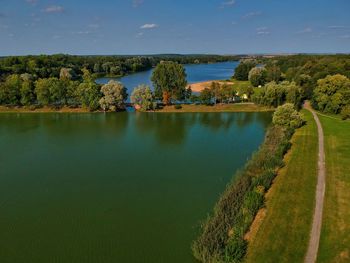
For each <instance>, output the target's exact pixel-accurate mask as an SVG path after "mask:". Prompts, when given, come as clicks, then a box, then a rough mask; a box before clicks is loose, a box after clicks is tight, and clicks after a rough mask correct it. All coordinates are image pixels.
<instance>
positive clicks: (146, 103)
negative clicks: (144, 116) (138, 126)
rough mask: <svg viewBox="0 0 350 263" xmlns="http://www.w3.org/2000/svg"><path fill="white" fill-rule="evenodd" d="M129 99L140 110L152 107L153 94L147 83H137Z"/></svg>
mask: <svg viewBox="0 0 350 263" xmlns="http://www.w3.org/2000/svg"><path fill="white" fill-rule="evenodd" d="M130 100H131V102H132V103H134V104H135V105H137V106H136V107H139V110H141V111H147V110H150V109H152V108H153V109H154V105H153V94H152V91H151V88H150V87H149V86H147V85H139V86H137V87H136V88H134V90H133V92H132V94H131V97H130Z"/></svg>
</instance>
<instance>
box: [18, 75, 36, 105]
mask: <svg viewBox="0 0 350 263" xmlns="http://www.w3.org/2000/svg"><path fill="white" fill-rule="evenodd" d="M20 93H21V104H22V105H25V106H29V105H31V104H33V103H34V101H35V94H34V83H33V82H32V81H31V80H25V81H23V82H22V86H21V89H20Z"/></svg>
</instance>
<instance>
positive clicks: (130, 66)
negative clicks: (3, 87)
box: [0, 54, 239, 81]
mask: <svg viewBox="0 0 350 263" xmlns="http://www.w3.org/2000/svg"><path fill="white" fill-rule="evenodd" d="M238 59H239V57H237V56H219V55H153V56H70V55H64V54H57V55H50V56H49V55H40V56H11V57H0V81H1V80H2V81H3V80H4V79H5V78H6V77H7V76H8V75H11V74H18V75H20V74H25V73H28V74H31V75H32V76H33V78H34V79H39V78H59V76H60V71H61V69H62V68H69V69H70V70H71V72H72V77H73V80H78V79H81V77H82V75H83V71H82V69H84V68H85V69H87V70H89V71H90V72H91V74H95V75H97V76H124V75H126V74H130V73H135V72H139V71H143V70H147V69H150V68H152V67H155V66H156V65H157V64H159V62H161V61H173V62H177V63H179V64H194V63H215V62H223V61H232V60H238Z"/></svg>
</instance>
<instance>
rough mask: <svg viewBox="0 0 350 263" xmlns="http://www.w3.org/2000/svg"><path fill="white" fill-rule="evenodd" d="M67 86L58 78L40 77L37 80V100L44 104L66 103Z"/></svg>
mask: <svg viewBox="0 0 350 263" xmlns="http://www.w3.org/2000/svg"><path fill="white" fill-rule="evenodd" d="M65 93H66V92H65V87H64V85H63V83H62V82H61V81H60V80H59V79H57V78H48V79H39V80H37V81H36V82H35V94H36V96H37V101H38V103H39V104H40V105H42V106H48V105H56V106H60V105H63V104H65Z"/></svg>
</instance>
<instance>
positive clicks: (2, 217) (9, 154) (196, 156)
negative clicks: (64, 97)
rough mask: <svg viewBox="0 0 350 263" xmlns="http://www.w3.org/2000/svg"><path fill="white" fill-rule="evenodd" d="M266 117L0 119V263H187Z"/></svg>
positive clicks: (125, 115)
mask: <svg viewBox="0 0 350 263" xmlns="http://www.w3.org/2000/svg"><path fill="white" fill-rule="evenodd" d="M270 122H271V113H193V114H192V113H188V114H187V113H186V114H159V113H158V114H155V113H143V114H140V113H118V114H55V113H48V114H0V149H1V151H0V262H1V263H17V262H18V263H51V262H53V263H60V262H62V263H70V262H72V263H73V262H74V263H80V262H81V263H90V262H91V263H99V262H101V263H109V262H113V263H115V262H117V263H119V262H120V263H124V262H125V263H129V262H130V263H134V262H135V263H136V262H137V263H139V262H140V263H143V262H150V263H158V262H159V263H163V262H169V263H172V262H174V263H179V262H181V263H193V262H195V260H194V259H193V258H192V255H191V249H190V247H191V242H192V241H193V239H194V238H195V237H196V234H197V233H198V224H199V221H200V220H202V219H205V218H206V216H207V214H208V213H209V212H211V210H212V208H213V206H214V204H215V202H216V201H217V199H218V198H219V196H220V193H222V191H223V190H224V189H225V185H226V184H227V183H228V182H229V181H230V180H231V178H232V176H233V174H234V173H235V171H236V170H237V169H239V168H241V167H242V166H243V165H244V164H245V162H246V161H247V159H248V158H249V157H250V156H251V154H252V152H253V151H255V150H256V149H257V148H258V147H259V145H260V144H261V142H262V141H263V138H264V134H265V130H266V127H267V126H268V125H269V123H270Z"/></svg>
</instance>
